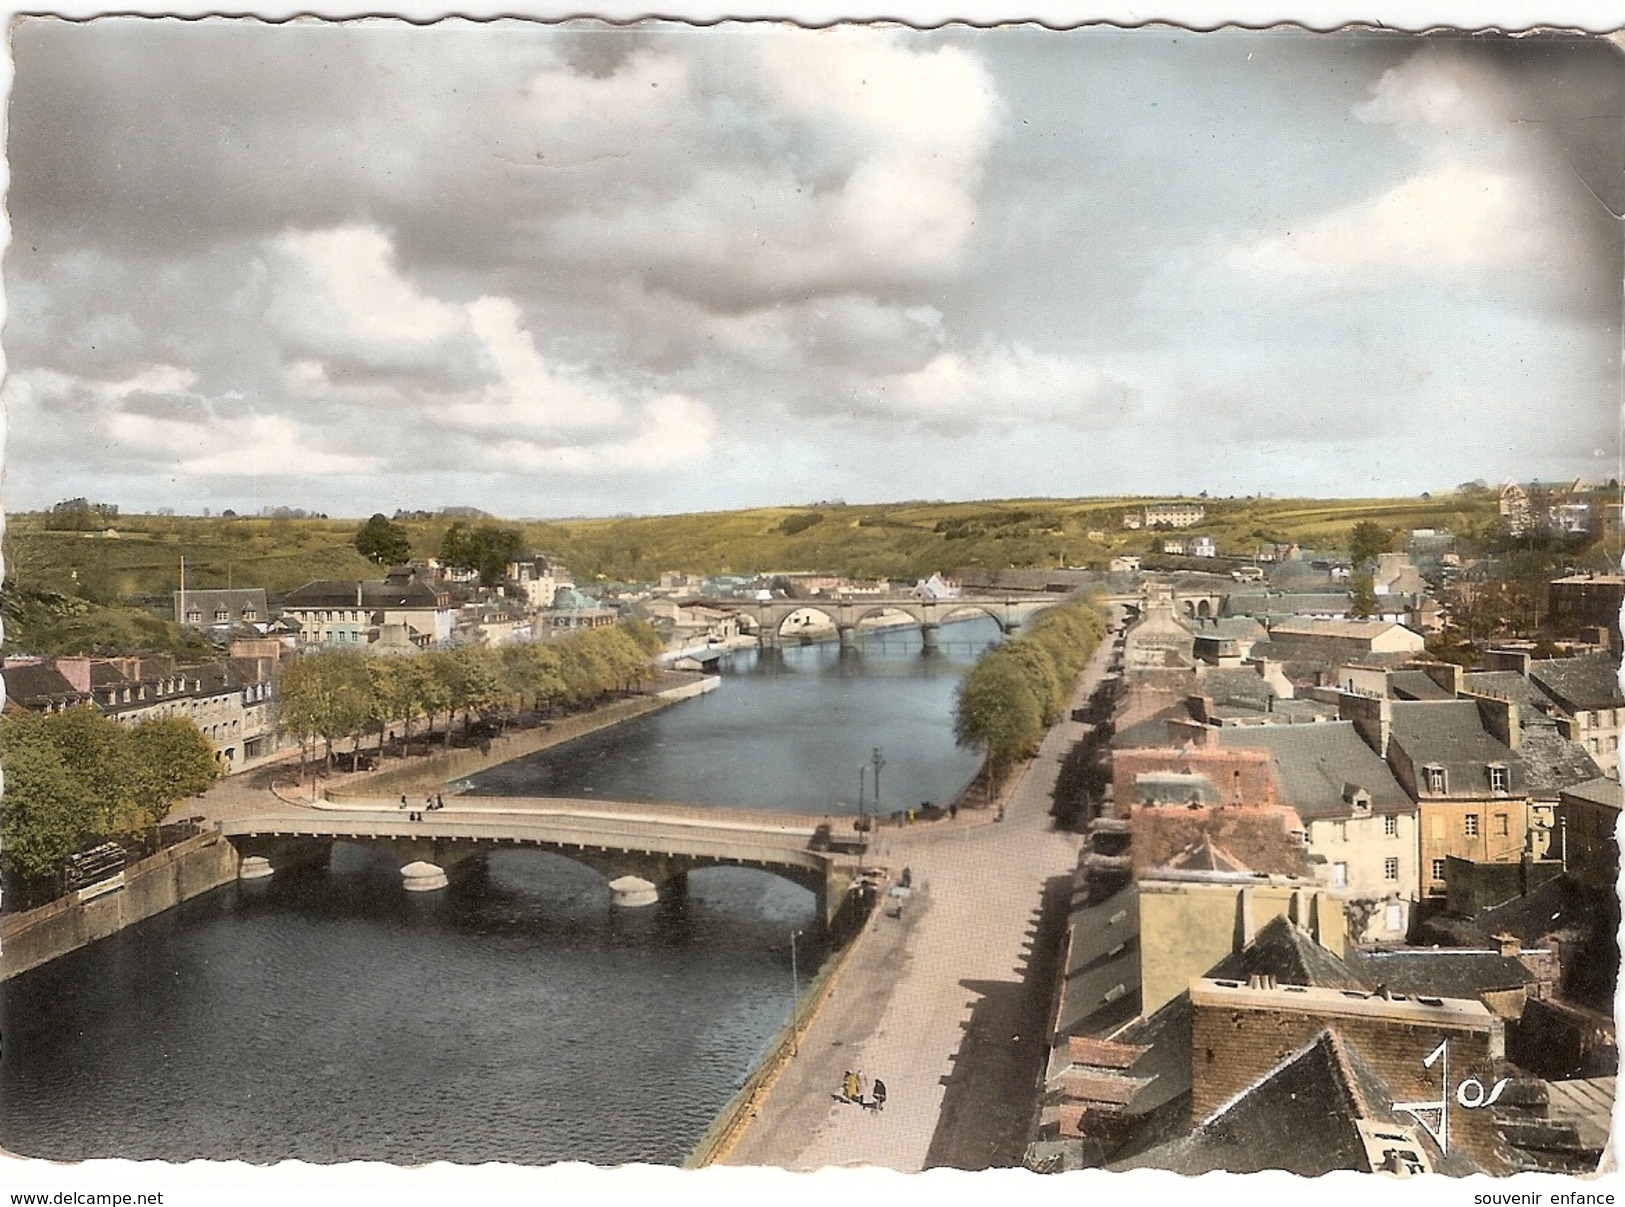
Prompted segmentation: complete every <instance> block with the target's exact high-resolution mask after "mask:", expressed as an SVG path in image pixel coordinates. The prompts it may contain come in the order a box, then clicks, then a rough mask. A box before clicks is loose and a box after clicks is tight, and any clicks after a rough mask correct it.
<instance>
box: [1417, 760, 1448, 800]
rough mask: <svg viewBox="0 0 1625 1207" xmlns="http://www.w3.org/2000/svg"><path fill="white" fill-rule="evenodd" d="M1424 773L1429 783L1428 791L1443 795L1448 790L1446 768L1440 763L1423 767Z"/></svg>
mask: <svg viewBox="0 0 1625 1207" xmlns="http://www.w3.org/2000/svg"><path fill="white" fill-rule="evenodd" d="M1422 775H1423V777H1424V780H1425V782H1426V783H1427V788H1428V791H1429V792H1431V793H1433V794H1434V795H1435V796H1443V795H1444V794H1445V790H1446V780H1445V774H1444V768H1443V767H1440V766H1438V765H1433V766H1428V767H1424V768H1422Z"/></svg>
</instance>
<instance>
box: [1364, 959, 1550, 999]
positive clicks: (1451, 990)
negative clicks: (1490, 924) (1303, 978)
mask: <svg viewBox="0 0 1625 1207" xmlns="http://www.w3.org/2000/svg"><path fill="white" fill-rule="evenodd" d="M1343 963H1344V964H1345V966H1346V967H1348V968H1351V969H1353V970H1355V971H1356V972H1357V973H1358V974H1359V975H1360V976H1361V977H1363V978H1364V979H1365V981H1366V985H1365V986H1364V987H1365V988H1370V989H1375V988H1378V987H1379V986H1387V987H1388V989H1389V990H1390V991H1392V992H1394V993H1403V994H1408V995H1411V996H1416V995H1420V994H1426V995H1427V996H1429V997H1459V998H1476V997H1478V996H1479V995H1480V994H1482V993H1485V992H1488V991H1490V990H1494V989H1519V988H1522V987H1523V986H1524V985H1528V984H1531V983H1532V982H1534V980H1535V974H1534V973H1532V972H1530V971H1529V969H1527V968H1526V967H1524V965H1523V963H1522V962H1521V961H1519V960H1516V959H1514V958H1513V957H1511V956H1504V955H1502V954H1501V953H1500V952H1499V951H1464V950H1461V949H1459V948H1455V949H1452V948H1448V947H1401V948H1393V947H1386V948H1360V947H1350V948H1349V949H1348V950H1347V951H1345V952H1344V953H1343Z"/></svg>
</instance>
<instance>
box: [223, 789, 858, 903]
mask: <svg viewBox="0 0 1625 1207" xmlns="http://www.w3.org/2000/svg"><path fill="white" fill-rule="evenodd" d="M420 816H421V817H422V820H421V821H413V820H409V817H408V811H407V810H406V809H402V808H400V807H399V806H398V802H396V803H393V804H392V803H390V802H387V801H378V802H365V803H363V802H354V803H347V804H346V805H344V806H343V807H331V808H325V809H324V808H301V807H292V808H287V809H285V810H279V811H276V812H267V813H264V814H260V815H256V816H247V817H235V818H230V819H222V820H220V821H218V822H216V823H215V824H216V826H217V828H218V829H219V830H220V832H221V833H222V834H224V835H225V836H226V837H227V838H228V839H230V840H231V842H232V844H233V845H234V846H235V847H236V848H237V851H238V854H239V855H240V856H241V857H242V871H241V873H240V874H241V875H242V876H243V878H245V879H253V878H256V877H259V876H266V875H270V874H272V873H273V872H274V871H275V870H276V869H278V868H284V867H289V866H293V865H297V864H302V863H325V862H326V860H327V857H328V853H329V851H330V849H331V847H332V844H333V843H335V842H349V843H357V844H361V845H364V846H369V847H372V848H374V849H377V850H381V851H385V852H387V853H389V854H390V856H391V857H393V858H394V859H395V860H396V861H397V862H398V864H399V866H400V867H401V874H402V878H403V881H404V887H406V888H407V889H410V890H413V891H421V890H426V889H437V888H443V887H445V885H446V883H447V879H446V877H447V874H448V873H450V872H452V871H454V870H455V868H456V867H457V866H458V865H459V864H461V863H464V862H466V861H467V860H469V859H472V858H476V857H478V856H482V855H484V854H485V853H486V852H488V851H492V850H497V849H500V848H516V849H527V848H528V849H532V850H540V851H551V852H553V853H555V854H558V855H563V856H564V857H566V858H567V859H573V860H575V861H576V862H577V863H581V864H585V865H586V866H587V867H590V868H592V869H593V870H595V871H597V872H599V873H601V874H602V875H604V876H605V878H606V879H608V880H609V881H610V882H611V889H612V891H613V892H614V895H615V899H616V900H617V901H618V902H620V903H622V904H627V905H641V904H649V903H651V902H653V901H654V900H656V899H657V898H658V897H659V896H661V895H665V894H668V893H672V892H681V891H682V889H683V887H684V885H685V880H686V877H687V875H688V873H689V872H691V871H695V870H697V869H700V868H707V867H750V868H759V869H761V870H763V871H766V872H770V873H772V874H773V875H776V876H781V877H783V878H784V879H786V880H789V881H791V882H792V883H795V884H798V885H800V886H801V887H803V888H805V889H808V890H810V891H811V892H812V893H813V894H814V896H815V897H817V899H818V910H819V916H820V917H822V918H823V919H824V921H825V922H826V924H827V923H828V922H830V921H832V920H833V919H834V917H835V915H836V913H837V912H838V911H839V909H840V907H841V905H842V903H843V901H844V900H845V898H846V895H847V892H848V890H849V889H850V888H851V887H852V886H853V885H854V884H855V883H856V882H857V880H858V877H859V872H860V864H861V860H860V859H859V858H858V857H857V856H853V855H845V854H837V853H834V852H830V851H815V850H812V849H811V846H810V843H811V840H812V837H813V833H814V830H815V829H816V827H817V826H818V825H820V824H821V823H826V822H828V823H830V824H832V825H833V827H834V828H835V830H836V831H837V833H839V832H840V831H841V830H842V829H843V828H845V829H850V825H851V823H850V819H845V820H842V819H833V818H826V817H824V816H822V815H811V814H799V813H766V812H743V811H738V810H730V809H709V808H704V807H702V806H694V805H674V806H667V805H656V804H642V803H632V802H618V801H586V800H570V799H563V798H534V799H532V798H510V797H458V798H453V800H452V801H450V802H448V803H447V805H446V807H445V808H444V809H438V810H429V811H426V812H423V813H422V814H421V815H420ZM627 878H632V880H630V881H629V880H628V879H627ZM634 881H641V882H644V883H642V884H637V883H635V882H634Z"/></svg>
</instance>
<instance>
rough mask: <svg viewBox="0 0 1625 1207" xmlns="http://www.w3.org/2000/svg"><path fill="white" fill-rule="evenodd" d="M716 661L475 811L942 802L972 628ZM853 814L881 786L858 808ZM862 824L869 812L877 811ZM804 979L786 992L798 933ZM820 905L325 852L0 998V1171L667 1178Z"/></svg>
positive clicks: (784, 1011)
mask: <svg viewBox="0 0 1625 1207" xmlns="http://www.w3.org/2000/svg"><path fill="white" fill-rule="evenodd" d="M942 634H943V637H944V642H943V645H944V648H943V650H942V651H941V652H940V653H936V654H931V655H926V654H924V653H923V652H922V651H921V648H920V640H919V633H918V630H913V629H909V630H892V631H888V632H886V633H885V634H884V635H881V634H876V635H874V636H872V637H870V638H869V639H868V640H866V641H865V642H864V643H863V646H862V647H861V648H860V649H859V650H858V651H848V652H846V653H844V654H843V653H842V652H840V651H839V650H837V649H836V648H835V646H834V645H832V644H821V645H809V646H791V647H787V648H785V649H783V650H782V651H777V652H773V651H770V652H768V653H766V654H763V655H758V653H757V652H756V651H754V650H750V651H741V652H738V653H735V654H733V655H730V656H729V658H728V659H727V660H726V663H725V666H724V671H723V685H722V687H721V688H720V689H719V690H718V691H716V692H712V693H710V694H709V695H707V696H705V697H701V698H699V699H696V700H690V701H686V702H684V703H681V704H678V705H676V706H674V707H672V708H669V709H666V710H664V711H662V712H660V713H658V714H654V715H652V716H649V717H645V718H641V719H639V720H637V721H634V722H631V723H629V724H627V725H623V726H619V727H617V728H615V729H613V730H609V731H604V732H601V733H599V734H596V735H592V736H591V737H589V738H586V739H583V740H582V741H580V742H577V743H572V744H571V745H570V746H567V747H560V748H556V749H554V750H552V751H547V752H544V753H543V754H542V755H538V756H534V757H532V758H530V759H526V760H523V761H522V762H520V763H515V764H511V765H509V766H507V767H503V768H498V769H494V770H493V771H491V772H487V773H485V774H484V775H482V776H480V777H479V779H478V783H477V785H476V788H477V790H478V791H481V792H485V793H504V792H506V793H509V794H530V793H550V794H567V795H583V796H594V795H596V796H599V797H612V798H625V799H666V800H682V801H689V802H694V803H705V804H716V805H732V806H748V807H751V808H758V809H759V808H782V809H805V808H811V809H820V810H823V809H831V808H834V807H835V806H836V805H837V804H838V803H845V804H847V805H848V806H852V805H855V798H856V795H857V790H858V783H857V779H858V766H859V764H860V762H862V761H864V760H866V759H867V757H868V756H869V754H870V752H871V750H872V749H873V748H874V747H876V746H879V747H880V748H881V749H882V751H883V754H884V758H885V764H884V767H883V770H882V773H881V802H882V808H883V809H886V810H890V809H893V808H900V807H902V806H903V804H904V803H916V804H917V803H918V802H919V801H921V800H947V799H950V798H951V797H952V796H953V795H954V794H955V793H956V792H957V791H958V790H959V789H960V788H961V787H962V786H963V785H964V783H965V782H966V780H967V779H968V778H969V776H970V774H971V773H972V771H973V770H974V763H973V761H972V760H971V758H970V757H969V756H968V755H967V754H966V753H965V752H963V751H958V750H956V749H955V748H954V746H953V739H952V732H951V715H952V696H953V689H954V686H955V684H956V683H957V680H958V676H959V674H960V673H961V672H962V671H963V669H964V668H965V667H966V666H968V665H969V664H970V663H971V662H972V661H974V658H975V656H976V654H977V653H979V652H980V651H981V649H983V648H985V646H986V645H987V644H988V643H989V642H990V641H993V640H996V639H997V628H996V626H994V625H993V623H992V622H991V621H967V622H964V623H961V624H954V625H949V626H945V627H944V629H943V630H942ZM866 792H867V793H870V794H872V792H873V784H872V781H871V782H870V783H869V784H868V785H867V786H866ZM871 801H872V798H871ZM793 931H794V932H803V933H801V935H800V937H799V938H798V939H796V940H795V944H796V952H795V956H796V961H795V965H796V966H795V968H794V969H792V953H791V943H792V940H791V933H792V932H793ZM816 931H817V928H816V925H815V920H814V907H813V899H812V895H811V894H810V893H808V892H806V891H805V890H803V889H800V888H798V887H796V886H795V885H792V884H790V883H789V882H787V881H783V880H780V879H778V878H776V877H773V876H770V875H767V874H765V873H762V872H756V871H750V870H745V869H722V868H718V869H707V870H704V871H699V872H696V873H694V874H693V875H691V877H690V878H689V889H688V893H687V895H686V897H685V898H684V899H680V900H672V901H667V902H662V903H661V904H660V905H658V906H654V907H651V908H648V909H643V910H624V909H616V908H613V907H611V906H610V905H609V903H608V894H607V892H606V891H605V889H604V885H603V881H602V878H601V877H599V876H598V875H597V874H596V873H594V872H592V871H590V870H588V869H586V868H584V867H582V866H580V865H578V864H574V863H572V862H570V861H569V860H567V859H564V858H562V857H559V856H554V855H547V854H540V853H532V852H517V851H514V852H497V853H494V854H492V855H491V856H490V858H489V859H488V860H487V862H486V864H485V867H484V869H483V870H479V871H476V872H475V873H474V874H473V875H470V876H468V877H466V878H463V879H459V880H457V881H456V882H454V884H453V885H452V887H451V888H450V889H449V890H448V891H446V892H444V893H432V894H408V893H404V892H402V891H401V889H400V885H399V876H398V873H397V871H396V869H395V868H394V866H393V865H392V864H391V863H389V862H388V861H387V860H384V859H382V858H380V857H378V856H376V855H375V854H373V853H372V852H370V851H368V850H366V849H364V848H360V847H352V846H342V845H341V846H336V847H335V848H334V853H333V858H332V860H331V862H330V864H329V866H328V867H326V868H322V869H304V870H299V871H293V872H288V873H282V874H279V875H277V876H276V877H274V878H272V879H271V880H270V881H262V882H257V883H250V884H239V885H230V886H227V887H225V888H222V889H218V890H216V891H215V892H212V893H209V894H206V895H204V896H202V897H199V898H196V899H194V900H192V901H189V902H187V903H185V904H184V905H182V906H180V907H179V908H177V909H174V910H171V911H169V912H168V913H165V914H163V915H160V916H158V917H156V918H153V919H150V920H149V921H147V922H144V923H142V924H140V925H137V926H134V927H131V928H129V929H127V930H125V931H122V932H120V933H119V934H117V935H114V936H112V937H110V938H108V939H105V940H103V941H101V942H99V943H96V944H94V945H92V946H91V947H88V948H85V949H83V950H81V951H78V952H75V953H73V954H71V955H69V956H66V957H64V958H62V959H60V960H57V961H55V962H53V963H52V964H49V965H46V966H45V967H42V968H39V969H36V970H34V971H32V972H29V973H26V974H24V975H22V976H20V977H14V978H12V979H11V980H9V981H6V982H4V983H3V984H0V1035H3V1041H4V1043H3V1048H0V1144H3V1146H4V1147H5V1148H7V1149H9V1150H11V1151H12V1152H17V1153H22V1154H25V1155H29V1156H40V1157H49V1158H56V1159H75V1158H88V1157H109V1156H120V1157H132V1158H157V1159H162V1160H169V1161H181V1160H186V1159H189V1158H193V1157H205V1158H212V1159H217V1160H225V1159H232V1158H239V1159H244V1160H249V1161H274V1160H279V1159H283V1158H297V1159H301V1160H307V1161H343V1160H383V1161H393V1162H397V1163H417V1162H422V1161H433V1160H446V1161H459V1162H478V1161H493V1160H495V1161H515V1162H525V1163H544V1162H550V1161H557V1160H584V1161H592V1162H596V1163H599V1164H617V1163H621V1162H627V1161H651V1162H662V1163H672V1162H678V1161H681V1160H682V1159H683V1157H684V1156H685V1155H686V1154H687V1153H688V1151H689V1150H690V1149H691V1148H692V1147H693V1145H694V1143H695V1142H696V1141H697V1140H698V1139H699V1137H700V1134H701V1133H702V1132H703V1131H704V1130H705V1128H706V1127H707V1125H708V1124H709V1123H710V1122H711V1120H712V1119H713V1118H714V1117H715V1116H716V1114H717V1113H718V1112H719V1111H720V1110H721V1109H722V1107H723V1106H725V1105H726V1103H727V1101H728V1099H729V1098H730V1097H731V1096H732V1094H733V1093H734V1091H735V1089H736V1088H737V1087H738V1086H739V1084H740V1083H741V1082H742V1081H743V1080H744V1078H745V1077H746V1076H747V1075H748V1074H749V1072H750V1070H751V1068H752V1067H753V1066H754V1065H755V1063H756V1061H757V1060H758V1059H759V1058H760V1056H761V1054H762V1053H763V1052H764V1051H765V1050H766V1048H767V1045H768V1044H769V1043H770V1042H771V1041H772V1038H773V1036H774V1035H775V1033H776V1032H777V1030H778V1029H779V1027H780V1026H782V1025H783V1023H784V1021H785V1019H786V1017H787V1015H788V1012H789V1007H790V1002H791V1000H792V995H793V992H794V989H795V987H796V985H797V983H798V982H797V979H796V978H797V977H798V976H799V978H800V979H801V980H800V983H804V981H805V977H806V976H807V974H808V972H809V970H811V969H815V968H816V967H817V965H818V964H819V963H820V962H821V960H822V958H823V956H824V955H825V954H827V953H826V952H825V950H824V947H823V944H822V942H821V940H820V939H819V938H818V936H817V933H816Z"/></svg>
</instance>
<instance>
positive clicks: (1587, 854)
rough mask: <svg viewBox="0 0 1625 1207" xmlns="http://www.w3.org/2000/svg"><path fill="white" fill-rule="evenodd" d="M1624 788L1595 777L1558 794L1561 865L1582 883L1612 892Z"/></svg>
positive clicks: (1615, 874)
mask: <svg viewBox="0 0 1625 1207" xmlns="http://www.w3.org/2000/svg"><path fill="white" fill-rule="evenodd" d="M1622 807H1625V789H1621V787H1620V785H1619V781H1617V780H1611V779H1603V778H1598V779H1594V780H1591V781H1589V782H1587V783H1584V784H1576V785H1574V786H1573V787H1571V788H1565V789H1564V790H1563V792H1562V795H1561V796H1560V797H1559V798H1558V806H1557V815H1558V827H1559V831H1558V837H1557V844H1558V846H1559V848H1560V851H1559V853H1560V855H1561V858H1562V860H1563V867H1564V869H1565V870H1566V871H1567V872H1568V873H1569V874H1570V875H1572V876H1573V877H1575V879H1577V880H1579V881H1580V882H1581V883H1582V884H1586V885H1589V886H1590V887H1592V888H1595V889H1599V890H1602V891H1603V892H1608V893H1612V892H1614V890H1615V886H1616V885H1617V884H1618V883H1619V838H1618V834H1619V815H1620V810H1621V808H1622Z"/></svg>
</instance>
